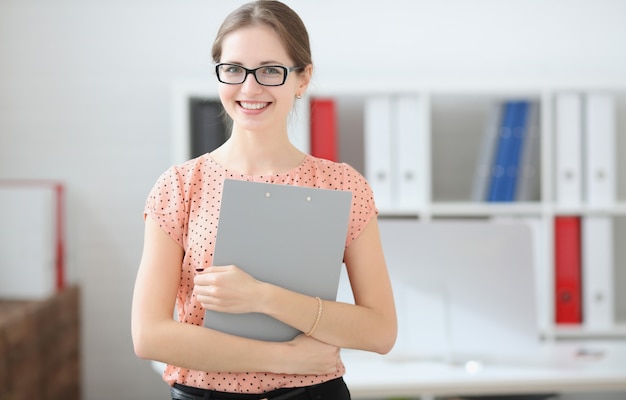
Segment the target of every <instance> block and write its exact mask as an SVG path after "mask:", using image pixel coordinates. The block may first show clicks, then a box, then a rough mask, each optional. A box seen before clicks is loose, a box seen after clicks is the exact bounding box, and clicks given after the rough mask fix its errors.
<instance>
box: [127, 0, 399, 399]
mask: <svg viewBox="0 0 626 400" xmlns="http://www.w3.org/2000/svg"><path fill="white" fill-rule="evenodd" d="M212 55H213V60H214V62H215V63H216V64H217V65H216V74H217V79H218V81H219V83H218V84H219V95H220V99H221V102H222V104H223V106H224V109H225V110H226V112H227V113H228V115H229V116H230V117H231V118H232V121H233V125H232V132H231V135H230V137H229V139H228V140H227V141H226V142H225V143H224V144H223V145H222V146H221V147H219V148H218V149H216V150H214V151H213V152H211V153H210V154H205V155H203V156H200V157H198V158H196V159H193V160H190V161H188V162H186V163H184V164H182V165H178V166H174V167H172V168H170V169H168V170H167V171H166V172H165V173H164V174H163V175H162V176H161V177H160V178H159V179H158V181H157V183H156V184H155V186H154V188H153V189H152V191H151V192H150V195H149V197H148V200H147V202H146V208H145V214H144V216H145V238H144V250H143V255H142V259H141V263H140V267H139V271H138V275H137V280H136V284H135V292H134V297H133V311H132V335H133V342H134V347H135V352H136V354H137V356H139V357H141V358H145V359H151V360H159V361H163V362H165V363H166V364H167V367H166V369H165V371H164V374H163V378H164V380H165V381H166V382H167V383H169V384H170V385H171V386H172V389H171V391H172V399H196V398H198V399H201V398H212V399H221V398H232V399H248V398H249V399H260V398H270V399H272V398H276V397H277V396H280V397H279V398H281V399H283V398H285V399H286V398H292V399H298V398H307V399H308V398H309V395H311V394H314V395H315V396H319V397H317V398H326V399H335V400H336V399H349V398H350V395H349V392H348V389H347V388H346V386H345V383H344V382H343V379H342V376H343V374H344V371H345V368H344V366H343V364H342V362H341V359H340V356H339V349H341V348H352V349H361V350H366V351H373V352H377V353H381V354H384V353H387V352H388V351H389V350H390V349H391V348H392V346H393V344H394V342H395V338H396V314H395V308H394V304H393V295H392V290H391V285H390V282H389V277H388V272H387V268H386V265H385V260H384V257H383V252H382V248H381V244H380V240H379V232H378V225H377V220H376V215H377V210H376V208H375V205H374V202H373V196H372V193H371V190H370V187H369V186H368V184H367V182H366V181H365V179H364V178H363V177H362V176H361V175H360V174H359V173H358V172H356V171H355V170H354V169H353V168H352V167H350V166H348V165H347V164H341V163H334V162H331V161H328V160H323V159H318V158H315V157H312V156H310V155H307V154H304V153H302V152H301V151H300V150H298V149H297V148H296V147H294V146H293V145H292V144H291V143H290V141H289V133H288V131H287V119H288V116H289V114H290V112H291V110H292V108H293V105H294V102H295V101H298V100H297V99H299V98H301V97H302V96H303V95H304V93H305V91H306V89H307V87H308V84H309V82H310V80H311V75H312V72H313V66H312V61H311V54H310V46H309V39H308V34H307V31H306V28H305V27H304V24H303V23H302V21H301V19H300V18H299V16H298V15H297V14H296V13H295V12H294V11H293V10H291V9H290V8H289V7H287V6H286V5H284V4H283V3H281V2H278V1H267V0H262V1H256V2H252V3H248V4H245V5H243V6H242V7H240V8H238V9H237V10H235V11H234V12H233V13H231V14H230V15H229V16H228V17H227V18H226V20H225V21H224V23H223V24H222V26H221V28H220V30H219V32H218V34H217V37H216V40H215V42H214V45H213V49H212ZM226 178H229V179H242V180H248V181H258V182H269V183H279V184H288V185H299V186H310V187H321V188H328V189H337V190H350V191H352V193H353V204H352V209H351V215H352V216H353V217H352V219H351V221H350V226H349V230H348V235H347V237H346V247H345V252H344V262H345V265H346V268H347V272H348V274H349V277H350V283H351V286H352V291H353V293H354V298H355V304H353V305H352V304H344V303H339V302H332V301H326V300H324V301H321V300H319V299H317V298H315V297H310V296H305V295H302V294H299V293H295V292H291V291H289V290H286V289H283V288H280V287H277V286H275V285H272V284H269V283H266V282H260V281H257V280H256V279H254V278H253V277H251V276H250V275H248V274H246V273H245V272H244V271H242V270H241V269H239V268H238V267H237V266H233V265H230V266H214V265H212V253H213V249H214V243H215V240H214V239H215V235H216V229H215V227H216V226H217V219H218V214H219V212H217V211H216V210H218V209H219V207H218V205H217V203H218V202H219V199H220V198H221V197H220V196H221V188H222V185H223V181H224V179H226ZM311 245H312V246H315V243H311ZM294 268H297V266H294ZM174 303H176V306H177V311H178V315H177V320H178V321H175V320H174V319H173V318H172V306H173V304H174ZM205 309H209V310H214V311H220V312H226V313H247V312H260V313H265V314H268V315H271V316H272V317H274V318H276V319H278V320H280V321H282V322H284V323H286V324H288V325H290V326H292V327H294V328H296V329H298V330H299V331H301V332H303V333H302V334H301V335H298V336H297V337H296V338H295V339H293V340H291V341H288V342H264V341H259V340H252V339H246V338H241V337H237V336H233V335H228V334H225V333H221V332H219V331H216V330H212V329H209V328H205V327H204V326H203V317H204V311H205ZM181 322H182V323H181ZM261 394H262V395H261Z"/></svg>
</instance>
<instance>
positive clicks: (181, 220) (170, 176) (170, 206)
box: [144, 167, 187, 247]
mask: <svg viewBox="0 0 626 400" xmlns="http://www.w3.org/2000/svg"><path fill="white" fill-rule="evenodd" d="M184 193H185V191H184V190H183V187H182V183H181V178H180V175H179V172H178V170H177V169H176V168H175V167H171V168H169V169H168V170H167V171H165V172H164V173H163V174H162V175H161V176H160V177H159V178H158V179H157V181H156V183H155V184H154V186H153V187H152V189H151V190H150V193H149V194H148V198H147V199H146V204H145V208H144V218H146V217H148V216H149V217H151V218H152V219H153V220H154V221H156V222H157V223H158V224H159V226H160V227H161V229H163V230H164V231H165V232H166V233H167V234H168V235H169V236H170V237H171V238H172V239H174V240H175V241H176V242H177V243H178V244H179V245H180V246H181V247H184V242H185V237H184V236H185V231H186V229H185V227H186V220H187V212H186V201H185V198H184Z"/></svg>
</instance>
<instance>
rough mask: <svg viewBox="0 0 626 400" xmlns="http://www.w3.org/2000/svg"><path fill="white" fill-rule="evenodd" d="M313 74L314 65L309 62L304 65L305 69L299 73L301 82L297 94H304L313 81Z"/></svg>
mask: <svg viewBox="0 0 626 400" xmlns="http://www.w3.org/2000/svg"><path fill="white" fill-rule="evenodd" d="M312 76H313V65H311V64H309V65H307V66H306V67H304V70H302V71H300V72H299V73H298V78H299V83H298V89H297V90H296V95H297V96H303V95H304V93H305V92H306V90H307V88H308V87H309V83H310V82H311V77H312Z"/></svg>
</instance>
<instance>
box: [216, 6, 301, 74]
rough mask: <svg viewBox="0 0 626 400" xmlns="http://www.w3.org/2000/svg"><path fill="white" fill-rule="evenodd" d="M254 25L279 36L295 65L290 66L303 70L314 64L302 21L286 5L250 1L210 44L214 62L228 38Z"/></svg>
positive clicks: (239, 9) (233, 13) (230, 15)
mask: <svg viewBox="0 0 626 400" xmlns="http://www.w3.org/2000/svg"><path fill="white" fill-rule="evenodd" d="M257 24H261V25H267V26H269V27H271V28H272V29H273V30H274V31H275V32H276V33H277V34H278V37H280V40H281V41H282V42H283V46H285V49H286V50H287V54H288V55H289V57H290V58H291V59H292V61H293V62H294V65H293V66H297V67H305V66H307V65H309V64H312V63H313V61H312V59H311V45H310V43H309V34H308V33H307V30H306V27H305V26H304V23H303V22H302V19H300V17H299V16H298V14H296V12H295V11H293V10H292V9H291V8H289V7H288V6H287V5H285V4H283V3H281V2H280V1H276V0H257V1H253V2H250V3H247V4H244V5H243V6H241V7H239V8H238V9H236V10H235V11H233V12H232V13H230V14H229V15H228V17H226V19H225V20H224V22H223V23H222V26H221V27H220V29H219V31H218V32H217V36H216V37H215V41H214V42H213V49H212V51H211V55H212V57H213V62H215V63H219V62H220V59H221V57H222V43H223V41H224V38H225V37H226V36H227V35H228V34H230V33H232V32H234V31H236V30H238V29H241V28H245V27H249V26H253V25H257Z"/></svg>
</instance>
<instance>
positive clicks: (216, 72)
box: [215, 63, 304, 87]
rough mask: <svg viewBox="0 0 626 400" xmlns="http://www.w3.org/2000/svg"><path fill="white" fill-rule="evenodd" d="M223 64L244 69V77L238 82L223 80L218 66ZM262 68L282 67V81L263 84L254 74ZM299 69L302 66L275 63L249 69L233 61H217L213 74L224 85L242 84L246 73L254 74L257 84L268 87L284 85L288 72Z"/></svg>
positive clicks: (246, 76)
mask: <svg viewBox="0 0 626 400" xmlns="http://www.w3.org/2000/svg"><path fill="white" fill-rule="evenodd" d="M225 65H232V66H234V67H238V68H242V69H243V70H244V71H246V73H245V75H244V77H243V79H242V81H241V82H238V83H233V82H224V81H223V80H222V79H221V78H220V67H223V66H225ZM263 68H280V69H282V70H283V71H285V74H284V75H283V81H282V82H281V83H279V84H276V85H268V84H265V83H261V82H259V78H258V77H257V76H256V72H257V71H258V70H260V69H263ZM301 69H304V67H298V66H296V67H286V66H284V65H278V64H276V65H262V66H260V67H257V68H252V69H249V68H246V67H244V66H243V65H239V64H233V63H219V64H216V65H215V75H216V76H217V80H218V81H219V82H221V83H223V84H225V85H241V84H243V83H244V82H245V81H246V79H248V75H250V74H252V76H254V80H255V81H256V82H257V83H258V84H259V85H261V86H269V87H276V86H282V85H284V84H285V82H287V77H288V76H289V73H290V72H292V71H298V70H301Z"/></svg>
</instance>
